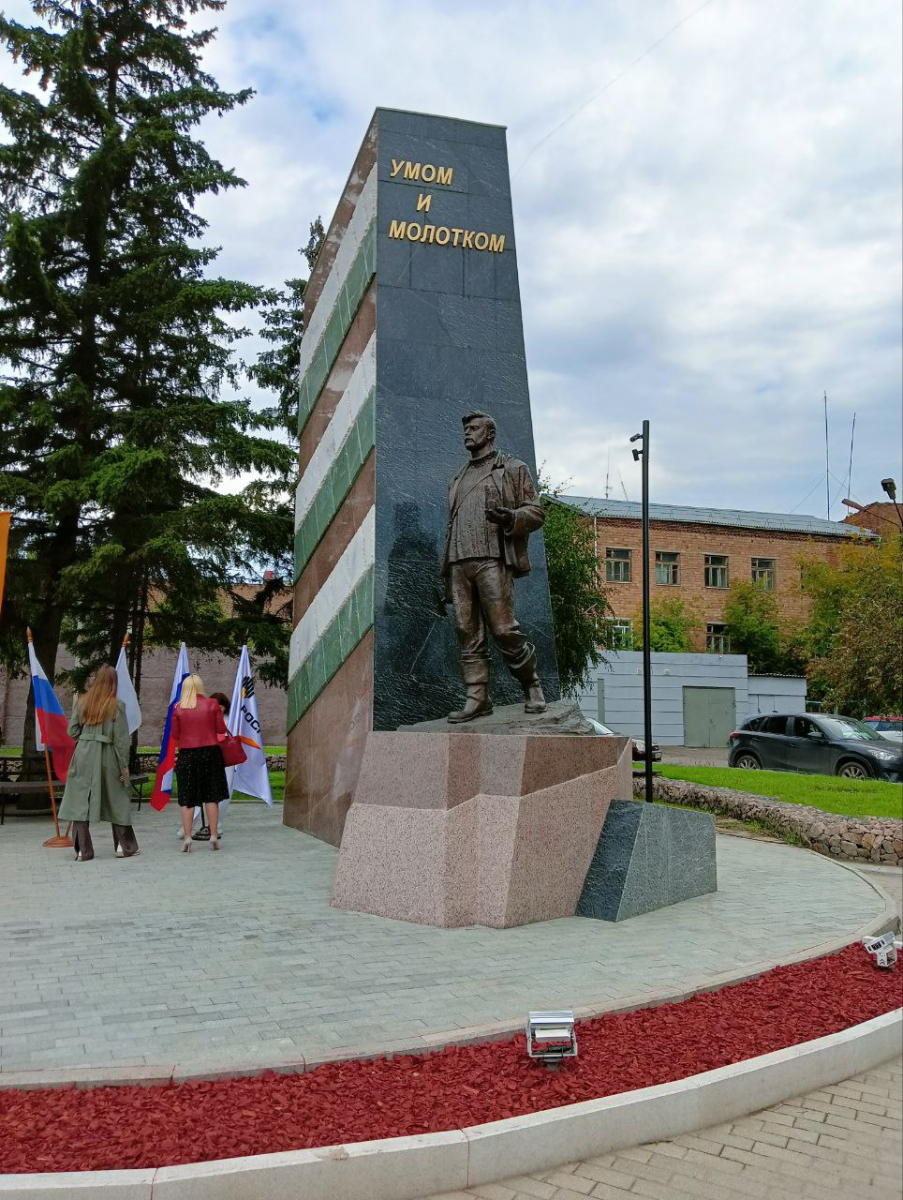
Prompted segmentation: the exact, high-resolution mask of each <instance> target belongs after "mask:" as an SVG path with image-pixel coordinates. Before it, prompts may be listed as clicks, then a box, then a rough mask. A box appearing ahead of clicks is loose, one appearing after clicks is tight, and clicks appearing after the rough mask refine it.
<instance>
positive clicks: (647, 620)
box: [630, 421, 652, 804]
mask: <svg viewBox="0 0 903 1200" xmlns="http://www.w3.org/2000/svg"><path fill="white" fill-rule="evenodd" d="M630 440H631V441H632V442H640V443H641V444H642V449H641V450H640V449H637V447H636V446H634V448H633V458H634V461H635V462H639V460H640V458H642V460H643V733H644V738H645V745H644V750H645V755H644V762H643V765H644V771H643V777H644V779H645V792H646V803H647V804H651V803H652V646H651V641H652V618H651V613H650V599H649V422H648V421H644V422H643V431H642V433H635V434H634V435H633V437H632V438H631V439H630Z"/></svg>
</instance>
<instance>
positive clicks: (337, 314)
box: [298, 221, 376, 434]
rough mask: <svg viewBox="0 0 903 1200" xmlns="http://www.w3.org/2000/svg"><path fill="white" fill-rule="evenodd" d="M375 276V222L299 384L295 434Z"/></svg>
mask: <svg viewBox="0 0 903 1200" xmlns="http://www.w3.org/2000/svg"><path fill="white" fill-rule="evenodd" d="M375 274H376V222H375V221H371V222H370V225H369V227H368V229H367V232H366V233H365V234H364V238H363V241H362V242H361V245H360V249H359V250H358V252H357V254H356V255H355V257H354V262H352V264H351V266H350V267H349V268H348V274H347V275H346V276H345V282H344V283H343V284H342V287H341V289H340V291H339V295H338V299H337V300H336V302H335V304H334V305H333V309H332V312H331V313H330V314H329V316H328V318H327V320H326V325H325V327H324V329H323V334H322V336H321V338H320V341H319V342H318V344H317V348H316V350H314V353H313V358H312V359H311V361H310V365H309V366H308V368H307V370H306V371H305V372H304V377H303V379H302V380H301V388H300V394H299V397H298V433H299V434H300V433H301V432H302V431H303V429H304V426H305V425H306V424H307V422H308V420H309V418H310V414H311V413H312V412H313V408H314V405H315V404H316V402H317V397H318V396H319V395H320V392H321V391H322V390H323V384H324V383H325V382H326V380H327V379H328V378H329V372H330V371H331V370H332V366H333V363H334V362H335V360H336V358H337V357H338V353H339V351H340V350H341V348H342V342H344V340H345V335H346V334H347V333H348V330H349V329H350V328H351V323H352V321H353V320H354V318H355V315H356V314H357V310H358V309H359V308H360V305H361V301H362V300H363V298H364V295H365V294H366V291H367V288H368V287H369V286H370V280H371V279H372V278H373V276H374V275H375Z"/></svg>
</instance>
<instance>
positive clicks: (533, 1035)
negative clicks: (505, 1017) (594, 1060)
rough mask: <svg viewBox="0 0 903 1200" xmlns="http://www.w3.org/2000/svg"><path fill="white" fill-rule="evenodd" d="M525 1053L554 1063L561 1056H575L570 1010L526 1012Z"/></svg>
mask: <svg viewBox="0 0 903 1200" xmlns="http://www.w3.org/2000/svg"><path fill="white" fill-rule="evenodd" d="M527 1054H529V1056H530V1057H531V1058H538V1059H540V1061H542V1062H544V1063H547V1064H550V1065H554V1064H555V1063H558V1062H560V1061H561V1060H562V1059H563V1058H576V1057H577V1035H576V1034H575V1032H574V1014H573V1013H572V1012H531V1013H528V1014H527Z"/></svg>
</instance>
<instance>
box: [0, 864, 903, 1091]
mask: <svg viewBox="0 0 903 1200" xmlns="http://www.w3.org/2000/svg"><path fill="white" fill-rule="evenodd" d="M793 849H800V850H802V849H803V848H802V847H794V848H793ZM809 853H814V851H809ZM834 865H835V866H837V867H839V868H841V869H842V870H844V871H851V872H852V873H853V874H854V875H858V876H859V878H860V879H861V880H863V882H864V883H867V884H868V886H869V887H870V888H871V889H872V890H873V891H874V892H875V893H876V895H878V896H879V897H880V899H881V901H882V902H883V904H884V912H883V913H881V914H880V915H879V916H876V917H874V918H873V919H872V920H871V921H866V922H865V924H864V925H861V926H860V927H859V928H858V929H856V930H853V931H851V932H849V933H846V934H844V935H843V936H842V937H840V938H834V939H832V940H831V941H829V942H820V943H819V944H818V945H816V946H810V947H809V948H808V949H807V950H804V951H801V952H799V953H796V954H792V955H788V956H786V957H784V958H779V959H775V960H774V961H773V962H759V963H747V964H746V965H745V966H743V967H742V968H740V969H739V970H736V971H725V972H724V973H723V974H721V975H708V976H705V977H703V978H699V979H689V980H687V982H686V984H685V985H684V986H683V987H681V988H678V989H676V990H671V991H668V990H661V991H652V990H650V991H646V992H639V993H637V994H636V995H635V996H624V997H622V998H621V999H619V1000H617V1001H615V1002H614V1003H612V1002H611V1001H610V1000H602V999H599V1000H598V1001H595V1002H594V1001H593V1000H590V1001H589V1003H588V1004H584V1005H581V1006H579V1007H577V1008H575V1009H574V1016H575V1017H576V1018H577V1020H578V1021H587V1020H590V1019H591V1018H593V1017H601V1016H604V1015H605V1014H608V1013H624V1012H633V1011H634V1010H635V1009H638V1008H656V1007H658V1006H659V1005H661V1004H676V1003H678V1002H679V1001H681V1000H687V999H689V998H690V997H691V996H695V995H698V994H699V993H700V992H714V991H717V990H718V989H719V988H723V987H729V986H730V985H731V984H735V983H743V982H744V981H745V980H747V979H754V978H755V977H756V976H757V975H761V974H763V973H764V972H765V971H770V970H772V969H773V968H774V967H787V966H793V965H795V964H796V963H802V962H808V961H809V960H810V959H813V958H821V957H822V956H823V955H825V954H834V953H836V952H837V951H838V950H842V949H843V948H844V947H845V946H849V945H851V944H852V943H855V942H858V941H861V939H862V938H866V937H874V936H876V935H877V934H879V933H884V932H885V931H886V930H888V929H894V930H898V929H899V928H900V916H899V914H898V913H897V905H896V901H895V900H894V899H893V898H892V897H891V896H889V895H888V893H887V892H885V890H884V889H883V888H882V887H880V886H879V885H878V884H877V883H875V881H874V880H873V879H869V878H868V877H867V876H866V875H864V874H863V873H862V872H861V871H859V870H857V869H856V867H855V866H853V864H852V863H843V862H836V861H835V862H834ZM892 869H893V870H896V869H897V868H892ZM522 1032H523V1018H518V1019H517V1020H515V1021H500V1022H496V1023H495V1024H492V1025H473V1026H469V1027H464V1028H461V1027H457V1028H455V1029H450V1030H445V1031H442V1032H438V1033H427V1034H423V1035H422V1036H421V1037H418V1038H413V1039H411V1040H409V1041H396V1042H380V1043H378V1044H370V1045H365V1046H347V1047H345V1048H343V1049H342V1050H340V1051H337V1052H335V1053H333V1054H317V1055H316V1056H307V1057H305V1056H304V1055H302V1054H299V1053H295V1054H294V1055H293V1056H292V1057H291V1058H290V1059H287V1058H285V1057H284V1056H281V1055H280V1056H272V1055H267V1054H255V1055H248V1056H242V1057H235V1058H226V1059H217V1060H198V1059H194V1060H191V1061H189V1062H184V1063H162V1064H158V1065H155V1066H153V1065H152V1066H145V1065H140V1066H139V1065H136V1066H133V1067H123V1066H119V1067H64V1068H54V1069H48V1070H38V1071H21V1070H12V1071H10V1070H4V1069H3V1068H2V1066H0V1091H4V1090H9V1089H18V1090H20V1091H35V1090H37V1089H39V1088H67V1087H75V1088H91V1087H125V1086H129V1085H132V1086H138V1087H150V1086H153V1085H155V1084H162V1083H169V1082H170V1081H172V1082H173V1083H184V1082H186V1081H188V1080H190V1079H238V1078H241V1077H250V1076H254V1075H262V1074H263V1073H264V1072H265V1071H275V1072H276V1073H277V1074H280V1075H301V1074H304V1072H306V1071H313V1070H314V1069H315V1068H316V1067H321V1066H323V1065H324V1064H325V1063H328V1062H346V1061H348V1060H349V1059H369V1058H383V1057H388V1058H391V1057H392V1056H393V1055H396V1054H425V1053H429V1052H430V1051H431V1050H438V1049H441V1048H442V1047H443V1046H468V1045H473V1044H474V1043H476V1042H494V1041H501V1040H502V1039H503V1038H509V1037H513V1036H514V1034H517V1033H522Z"/></svg>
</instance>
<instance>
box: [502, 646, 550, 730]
mask: <svg viewBox="0 0 903 1200" xmlns="http://www.w3.org/2000/svg"><path fill="white" fill-rule="evenodd" d="M508 670H509V671H510V672H511V674H512V675H513V676H514V678H515V679H516V680H517V681H518V683H519V684H520V685H521V687H522V688H523V689H524V712H525V713H544V712H545V711H546V698H545V696H544V694H543V690H542V684H541V683H540V682H539V675H537V673H536V648H535V647H534V646H531V645H530V643H529V642H525V643H524V647H523V651H522V656H521V661H520V662H514V663H512V662H511V661H510V659H509V662H508Z"/></svg>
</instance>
